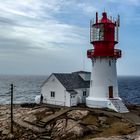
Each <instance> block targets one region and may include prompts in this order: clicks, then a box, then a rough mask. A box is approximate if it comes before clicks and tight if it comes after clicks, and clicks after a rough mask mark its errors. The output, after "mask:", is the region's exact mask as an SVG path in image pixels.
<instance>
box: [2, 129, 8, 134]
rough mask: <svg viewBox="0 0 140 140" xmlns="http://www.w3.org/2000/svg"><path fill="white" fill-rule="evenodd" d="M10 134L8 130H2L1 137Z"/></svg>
mask: <svg viewBox="0 0 140 140" xmlns="http://www.w3.org/2000/svg"><path fill="white" fill-rule="evenodd" d="M9 133H10V131H9V130H8V129H4V130H3V131H2V135H8V134H9Z"/></svg>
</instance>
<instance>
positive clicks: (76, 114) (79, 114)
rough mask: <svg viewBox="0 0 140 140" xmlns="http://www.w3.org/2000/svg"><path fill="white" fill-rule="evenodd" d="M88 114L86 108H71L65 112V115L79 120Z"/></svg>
mask: <svg viewBox="0 0 140 140" xmlns="http://www.w3.org/2000/svg"><path fill="white" fill-rule="evenodd" d="M88 114H89V111H87V110H72V111H70V112H68V113H67V117H68V118H71V119H74V120H80V119H83V118H84V117H85V116H87V115H88Z"/></svg>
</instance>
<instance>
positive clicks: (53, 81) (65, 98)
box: [41, 74, 89, 107]
mask: <svg viewBox="0 0 140 140" xmlns="http://www.w3.org/2000/svg"><path fill="white" fill-rule="evenodd" d="M51 91H53V92H55V97H54V98H52V97H51ZM74 91H75V92H76V94H71V92H68V91H67V90H66V88H65V87H64V86H63V85H62V84H61V83H60V81H59V80H58V79H57V78H56V77H55V75H54V74H52V75H51V76H50V77H49V78H48V79H47V81H46V82H45V83H44V85H43V86H42V88H41V94H42V95H43V103H47V104H53V105H61V106H68V107H70V106H77V104H78V103H85V102H86V97H88V95H89V88H81V89H74ZM83 91H86V96H83ZM71 97H72V98H71Z"/></svg>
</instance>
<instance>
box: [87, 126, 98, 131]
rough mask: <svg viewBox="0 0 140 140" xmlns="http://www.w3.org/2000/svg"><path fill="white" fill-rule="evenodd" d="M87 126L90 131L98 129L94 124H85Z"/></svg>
mask: <svg viewBox="0 0 140 140" xmlns="http://www.w3.org/2000/svg"><path fill="white" fill-rule="evenodd" d="M87 128H88V129H89V130H90V131H98V130H99V128H98V127H97V126H96V125H87Z"/></svg>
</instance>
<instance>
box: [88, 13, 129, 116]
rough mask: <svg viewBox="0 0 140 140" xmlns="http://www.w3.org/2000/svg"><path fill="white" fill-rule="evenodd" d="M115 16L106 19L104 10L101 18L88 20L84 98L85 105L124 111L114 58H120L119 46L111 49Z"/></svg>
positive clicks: (116, 24) (115, 37) (115, 33)
mask: <svg viewBox="0 0 140 140" xmlns="http://www.w3.org/2000/svg"><path fill="white" fill-rule="evenodd" d="M118 27H119V16H118V19H117V21H114V20H112V19H108V17H107V13H106V12H103V13H102V18H101V19H100V20H98V13H96V21H95V22H94V21H91V25H90V42H91V44H92V45H93V47H94V49H91V50H88V51H87V57H88V58H90V59H91V60H92V73H91V81H90V93H89V96H88V97H87V98H86V104H87V106H88V107H93V108H110V109H113V110H115V111H117V112H120V113H125V112H128V109H127V108H126V106H125V105H124V104H123V102H122V100H121V98H120V97H119V95H118V83H117V71H116V62H117V59H118V58H121V50H119V49H115V44H117V43H118Z"/></svg>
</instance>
